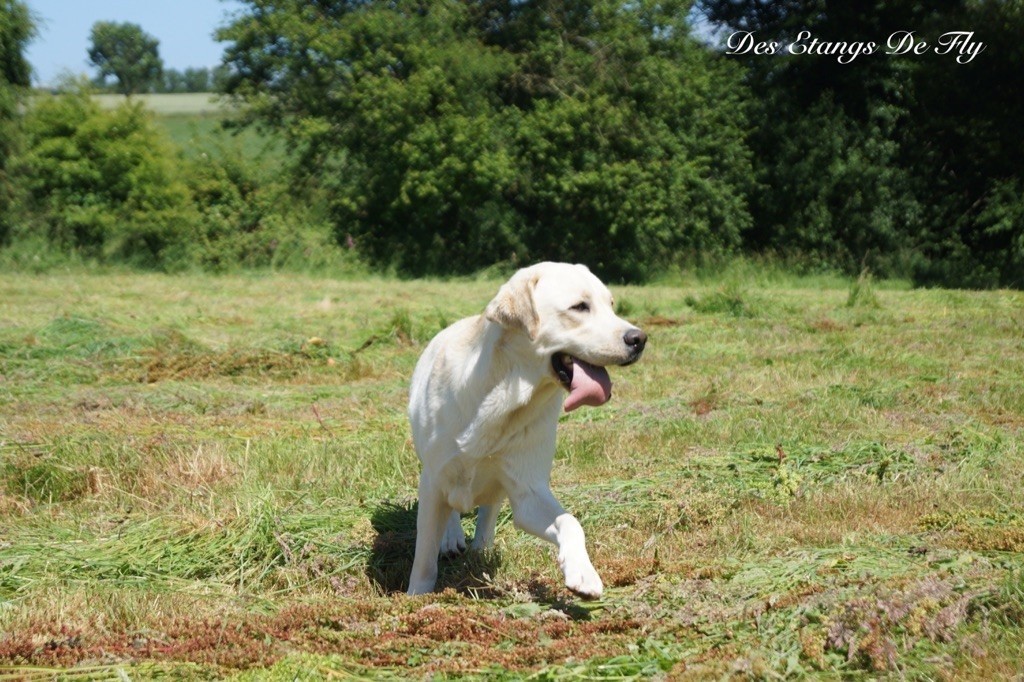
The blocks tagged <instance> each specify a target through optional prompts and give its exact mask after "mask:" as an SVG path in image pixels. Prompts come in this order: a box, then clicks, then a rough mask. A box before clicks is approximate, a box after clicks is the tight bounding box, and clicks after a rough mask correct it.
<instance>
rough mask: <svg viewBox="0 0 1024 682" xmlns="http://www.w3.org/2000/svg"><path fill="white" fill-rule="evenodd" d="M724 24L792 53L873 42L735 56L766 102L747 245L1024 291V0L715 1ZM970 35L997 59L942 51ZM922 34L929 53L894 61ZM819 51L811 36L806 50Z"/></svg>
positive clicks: (710, 10) (713, 15)
mask: <svg viewBox="0 0 1024 682" xmlns="http://www.w3.org/2000/svg"><path fill="white" fill-rule="evenodd" d="M701 6H702V8H703V9H704V11H705V12H706V13H707V15H708V17H709V19H711V20H712V22H714V23H717V24H718V25H720V26H722V27H724V29H725V31H727V32H731V31H752V32H754V33H755V35H756V36H757V39H758V40H761V41H776V42H777V43H779V44H780V45H787V44H788V43H790V42H791V41H793V40H795V39H796V38H797V37H798V34H799V32H800V31H807V32H808V34H809V35H810V36H813V37H814V38H817V39H819V40H821V41H829V42H836V41H846V42H848V43H856V42H875V43H876V44H879V45H880V47H881V49H880V50H879V52H877V53H875V54H871V55H866V56H861V57H858V58H857V59H854V60H853V61H850V62H848V63H840V61H839V60H838V59H837V58H836V57H835V56H815V55H809V54H796V55H791V54H788V53H787V52H786V50H785V49H782V50H779V52H778V53H777V54H775V55H774V56H765V55H763V54H762V55H756V54H754V53H753V52H750V53H748V54H746V55H741V56H738V57H736V59H738V60H740V61H741V62H743V64H744V66H745V67H746V69H747V74H748V77H747V80H748V82H749V84H750V87H751V89H752V90H753V91H754V93H755V94H756V98H755V105H754V106H755V110H754V111H753V112H752V120H753V121H754V122H756V124H757V126H756V133H755V134H754V135H752V137H751V145H752V147H753V150H754V152H755V153H754V159H755V168H756V170H757V173H758V179H759V190H758V191H757V192H755V193H754V194H753V195H752V197H751V199H752V200H751V206H752V211H753V213H754V223H753V224H754V225H755V228H754V229H752V230H751V231H750V232H748V234H747V235H746V240H747V243H748V245H751V246H753V247H755V248H770V249H773V250H776V251H782V252H787V253H792V254H795V255H803V256H811V257H812V258H813V259H814V260H817V261H820V262H822V263H825V264H828V265H831V266H838V267H840V268H842V269H845V270H848V271H854V272H855V271H857V270H858V269H859V268H861V267H862V264H863V263H864V262H865V259H866V262H867V264H869V265H870V266H871V267H872V268H873V269H874V270H876V271H880V272H881V274H889V275H899V276H912V277H913V278H914V279H915V280H916V281H917V282H919V283H927V284H944V285H947V286H949V285H953V286H973V287H977V286H996V285H1003V286H1007V285H1009V286H1018V287H1019V286H1024V199H1022V197H1024V166H1022V164H1021V159H1024V138H1022V136H1021V135H1020V132H1019V127H1020V121H1021V120H1022V117H1024V91H1022V90H1021V88H1019V87H1016V82H1017V81H1018V80H1019V74H1020V73H1021V71H1022V70H1024V47H1022V44H1021V42H1020V31H1021V27H1022V26H1024V3H1022V2H1020V0H1013V1H1012V2H1006V1H1004V0H942V1H941V2H935V3H920V2H916V1H914V0H898V1H896V2H886V3H868V4H858V3H839V2H832V1H830V0H813V1H810V2H806V1H803V0H785V1H784V2H771V3H766V2H763V1H762V0H704V1H703V2H701ZM965 27H966V28H969V29H970V30H972V31H974V32H975V34H974V39H975V40H977V41H983V42H984V43H985V45H986V48H985V51H984V52H981V53H980V54H979V55H978V56H977V58H975V59H973V60H971V61H970V62H969V63H958V61H957V59H956V53H954V54H952V55H950V54H936V52H935V50H934V48H935V47H937V46H939V45H940V42H939V40H940V36H942V35H943V34H944V33H946V32H947V31H952V30H961V29H963V28H965ZM911 30H912V31H914V38H915V40H916V41H918V42H919V43H925V44H927V45H930V46H932V49H927V50H925V51H924V52H922V53H920V54H917V53H910V54H902V55H900V54H885V52H886V50H887V49H888V46H887V41H888V38H889V36H890V35H892V34H893V33H895V32H897V31H911ZM804 42H805V44H806V43H807V42H808V40H805V41H804Z"/></svg>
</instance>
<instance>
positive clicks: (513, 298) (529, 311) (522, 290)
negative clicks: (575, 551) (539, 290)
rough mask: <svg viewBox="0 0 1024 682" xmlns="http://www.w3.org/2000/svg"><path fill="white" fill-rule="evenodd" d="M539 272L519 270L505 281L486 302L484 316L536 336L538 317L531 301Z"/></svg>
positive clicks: (531, 336) (533, 337)
mask: <svg viewBox="0 0 1024 682" xmlns="http://www.w3.org/2000/svg"><path fill="white" fill-rule="evenodd" d="M539 279H540V274H539V273H537V272H531V270H530V269H524V270H520V271H519V272H517V273H516V274H514V275H513V276H512V279H510V280H509V281H507V282H505V283H504V284H503V285H502V286H501V289H498V295H497V296H495V297H494V299H493V300H492V301H491V302H490V303H488V304H487V308H486V310H484V317H486V318H487V319H488V320H490V321H491V322H497V323H498V324H500V325H501V326H502V327H507V328H509V329H522V330H523V331H525V332H526V333H527V334H529V335H530V338H531V339H535V338H536V337H537V326H538V324H539V322H540V319H539V317H538V315H537V308H536V307H535V306H534V303H533V290H534V289H535V288H536V287H537V281H538V280H539Z"/></svg>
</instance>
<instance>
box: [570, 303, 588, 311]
mask: <svg viewBox="0 0 1024 682" xmlns="http://www.w3.org/2000/svg"><path fill="white" fill-rule="evenodd" d="M572 309H573V310H575V311H576V312H578V313H589V312H590V304H589V303H587V302H586V301H580V302H579V303H577V304H576V305H574V306H573V307H572Z"/></svg>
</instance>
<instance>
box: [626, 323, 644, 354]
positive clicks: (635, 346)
mask: <svg viewBox="0 0 1024 682" xmlns="http://www.w3.org/2000/svg"><path fill="white" fill-rule="evenodd" d="M622 340H623V341H625V342H626V345H627V346H629V349H630V351H632V352H633V354H634V355H639V354H640V351H642V350H643V349H644V346H646V345H647V334H644V333H643V332H642V331H640V330H639V329H635V328H634V329H630V330H629V331H628V332H626V335H625V336H623V337H622Z"/></svg>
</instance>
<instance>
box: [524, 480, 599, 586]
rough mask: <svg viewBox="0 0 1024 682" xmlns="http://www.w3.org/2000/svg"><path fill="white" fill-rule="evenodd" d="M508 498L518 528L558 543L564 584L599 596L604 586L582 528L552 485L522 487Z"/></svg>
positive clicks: (559, 563) (559, 561) (559, 562)
mask: <svg viewBox="0 0 1024 682" xmlns="http://www.w3.org/2000/svg"><path fill="white" fill-rule="evenodd" d="M509 501H510V502H511V504H512V518H513V521H514V522H515V525H516V527H517V528H521V529H522V530H525V531H526V532H527V533H531V534H533V535H536V536H537V537H539V538H542V539H544V540H547V541H549V542H553V543H554V544H555V545H557V546H558V565H559V567H561V569H562V574H563V575H564V576H565V586H566V587H568V588H569V589H570V590H572V591H573V592H576V593H577V594H579V595H581V596H583V597H588V598H591V599H596V598H597V597H600V596H601V592H602V591H603V590H604V585H603V584H602V583H601V577H600V576H599V575H598V574H597V571H596V570H595V569H594V565H593V564H592V563H590V556H589V555H588V554H587V547H586V538H585V537H584V534H583V527H582V526H580V522H579V521H577V520H576V517H575V516H573V515H572V514H570V513H568V512H567V511H565V509H563V508H562V505H560V504H559V503H558V500H556V499H555V496H554V495H552V494H551V490H550V488H548V486H547V485H536V486H529V487H523V488H522V489H520V490H517V491H515V492H512V493H511V494H510V495H509Z"/></svg>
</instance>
